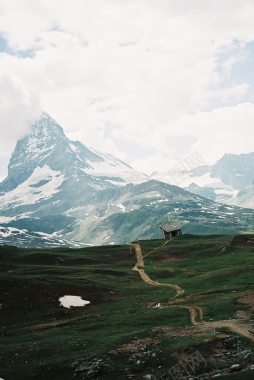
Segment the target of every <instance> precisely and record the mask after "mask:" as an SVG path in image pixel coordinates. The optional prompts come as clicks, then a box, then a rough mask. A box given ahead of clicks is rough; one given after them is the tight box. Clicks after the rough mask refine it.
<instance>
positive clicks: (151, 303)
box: [0, 235, 254, 380]
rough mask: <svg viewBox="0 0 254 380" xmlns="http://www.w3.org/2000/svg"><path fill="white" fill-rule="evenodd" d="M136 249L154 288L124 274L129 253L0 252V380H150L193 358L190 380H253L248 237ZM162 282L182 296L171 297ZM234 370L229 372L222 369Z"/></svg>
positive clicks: (252, 265)
mask: <svg viewBox="0 0 254 380" xmlns="http://www.w3.org/2000/svg"><path fill="white" fill-rule="evenodd" d="M139 244H140V246H141V249H142V254H143V257H144V265H145V267H144V270H145V272H146V274H147V275H148V276H149V278H150V279H152V280H153V281H154V282H155V283H156V284H157V285H152V284H147V283H145V282H144V281H143V280H142V279H141V278H140V276H139V275H138V273H137V271H134V270H132V268H133V267H134V265H135V263H136V260H135V254H134V251H133V249H132V250H131V252H130V246H128V245H126V246H108V247H106V246H104V247H94V248H86V249H64V248H59V249H52V250H43V249H41V250H39V249H37V250H33V249H17V248H12V247H0V264H1V266H0V268H1V299H0V303H1V310H0V322H1V323H0V326H1V327H0V330H1V332H0V333H1V355H0V377H2V378H3V379H5V380H21V379H26V380H28V379H52V380H60V379H61V380H69V379H72V378H74V379H97V378H99V379H142V378H147V379H149V378H150V379H152V378H153V379H156V380H157V379H159V378H160V377H161V375H163V374H165V373H166V372H167V371H168V370H169V369H170V368H172V366H173V365H176V364H179V363H183V362H184V363H187V364H188V361H189V358H190V356H191V355H192V354H193V353H196V352H197V351H198V352H199V353H200V354H201V355H202V358H203V359H204V360H203V362H202V363H199V365H198V366H197V368H195V371H194V372H195V373H194V372H191V371H190V375H195V376H196V377H194V378H197V379H201V378H207V379H208V378H212V376H214V375H216V374H219V373H220V374H221V375H223V377H221V378H225V379H252V378H253V376H254V370H252V369H251V368H252V367H251V365H252V364H254V335H253V333H252V331H253V332H254V320H253V316H254V279H253V269H254V236H250V235H248V236H247V235H239V236H194V235H185V236H182V237H180V238H176V239H174V240H172V241H170V242H168V243H167V244H166V245H165V241H162V240H150V241H142V242H139ZM163 244H164V245H163ZM161 284H163V286H161ZM165 284H176V285H178V286H179V287H181V288H182V289H183V290H184V294H182V295H179V296H178V297H175V290H174V289H173V288H170V287H169V286H165ZM64 295H77V296H81V297H82V298H83V299H84V300H89V301H90V302H91V304H90V305H88V306H85V307H80V308H78V307H76V308H70V309H67V308H64V307H62V306H60V303H59V301H58V299H59V297H62V296H64ZM198 310H199V311H200V310H201V311H202V313H203V314H204V316H203V320H202V317H201V314H200V315H199V314H198ZM191 311H193V313H194V314H195V312H197V315H196V316H195V322H196V324H195V325H193V323H191V320H190V313H191ZM201 311H200V313H201ZM230 323H231V324H232V326H233V328H231V327H230V326H231V325H230ZM229 325H230V326H229ZM236 328H237V329H239V331H236V330H235V331H234V329H236ZM252 336H253V337H252ZM252 338H253V339H252ZM235 364H238V365H239V366H240V367H239V368H238V370H237V371H233V368H232V369H231V371H230V367H231V366H232V365H235ZM240 371H241V372H240ZM205 373H206V375H204V374H205ZM202 374H203V375H202ZM148 375H150V377H148ZM144 376H145V377H144ZM151 376H152V377H151ZM202 376H203V377H202ZM204 376H208V377H204ZM209 376H210V377H209ZM166 378H168V379H170V378H171V377H169V375H167V377H166ZM186 378H188V376H187V377H186Z"/></svg>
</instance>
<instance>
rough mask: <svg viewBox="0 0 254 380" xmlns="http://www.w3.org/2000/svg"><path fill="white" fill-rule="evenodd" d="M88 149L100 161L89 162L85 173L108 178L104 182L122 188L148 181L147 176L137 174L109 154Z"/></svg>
mask: <svg viewBox="0 0 254 380" xmlns="http://www.w3.org/2000/svg"><path fill="white" fill-rule="evenodd" d="M89 149H90V150H91V151H92V152H93V153H94V154H97V155H98V156H99V157H100V158H101V160H100V161H89V166H90V167H88V168H85V169H84V172H85V173H87V174H89V175H92V176H95V177H103V178H105V177H108V179H106V180H107V181H108V182H110V183H112V184H114V185H117V186H124V185H126V184H128V183H133V184H137V183H142V182H145V181H147V180H148V179H149V177H148V176H147V175H145V174H143V173H140V172H137V171H136V170H134V169H133V168H132V167H131V166H129V165H127V164H126V163H124V162H123V161H121V160H119V159H117V158H115V157H113V156H111V155H110V154H106V153H99V152H97V151H95V150H93V149H91V148H89Z"/></svg>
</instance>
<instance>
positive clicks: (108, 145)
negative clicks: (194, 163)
mask: <svg viewBox="0 0 254 380" xmlns="http://www.w3.org/2000/svg"><path fill="white" fill-rule="evenodd" d="M253 20H254V1H253V0H213V1H211V0H71V1H69V0H53V1H52V0H0V129H1V139H0V159H1V161H0V162H1V166H0V177H1V176H3V175H4V174H5V173H6V168H7V163H8V159H9V156H10V153H11V151H12V150H13V148H14V145H15V141H16V140H17V138H19V137H21V136H22V135H24V134H25V133H27V130H28V124H29V121H31V120H33V119H34V118H36V117H38V115H39V114H40V112H41V111H46V112H48V113H49V114H51V116H53V117H54V118H55V119H56V120H57V121H58V122H59V123H60V124H61V125H62V126H63V128H64V130H65V132H66V134H67V135H68V137H70V138H72V139H78V140H81V141H82V142H83V143H84V144H86V145H88V146H92V147H94V148H97V149H98V150H103V151H107V152H109V153H111V154H114V155H116V156H118V157H119V158H121V159H123V160H125V161H127V162H128V163H131V164H132V165H133V166H134V167H135V168H137V169H139V170H142V171H144V172H148V173H149V172H152V171H155V170H159V171H163V170H167V169H169V168H170V167H171V166H172V165H174V163H176V162H179V161H181V160H183V159H184V158H185V157H186V156H188V155H190V154H191V153H193V152H199V153H200V155H201V156H203V157H204V159H205V160H206V161H207V162H213V161H215V160H216V159H218V158H219V157H220V156H221V155H222V154H223V153H225V152H229V153H243V152H251V151H254V144H253V127H254V22H253Z"/></svg>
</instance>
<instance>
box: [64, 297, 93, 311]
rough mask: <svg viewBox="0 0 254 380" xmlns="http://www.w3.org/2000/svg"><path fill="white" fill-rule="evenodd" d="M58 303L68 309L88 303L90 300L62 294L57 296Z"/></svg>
mask: <svg viewBox="0 0 254 380" xmlns="http://www.w3.org/2000/svg"><path fill="white" fill-rule="evenodd" d="M59 302H60V305H61V306H63V307H65V308H67V309H70V308H71V307H83V306H86V305H89V304H90V303H91V302H90V301H85V300H83V299H82V298H81V297H80V296H63V297H60V298H59Z"/></svg>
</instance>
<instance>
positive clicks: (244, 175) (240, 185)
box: [153, 153, 254, 208]
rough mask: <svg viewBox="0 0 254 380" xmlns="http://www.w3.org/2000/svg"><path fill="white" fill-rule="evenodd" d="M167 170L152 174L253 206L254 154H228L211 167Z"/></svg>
mask: <svg viewBox="0 0 254 380" xmlns="http://www.w3.org/2000/svg"><path fill="white" fill-rule="evenodd" d="M179 167H180V169H179V171H178V172H176V170H173V171H172V170H169V171H168V172H164V173H153V178H155V179H157V180H161V181H164V182H166V183H170V184H178V186H181V187H183V188H185V189H186V190H189V191H191V192H192V193H194V194H198V195H201V196H204V197H207V198H208V199H211V200H213V201H216V202H221V203H226V204H232V205H238V206H241V207H249V208H254V153H249V154H239V155H237V154H225V155H224V156H223V157H222V158H221V159H220V160H218V161H217V162H216V163H215V164H214V165H211V166H208V165H207V166H199V167H196V168H194V169H190V170H188V169H187V168H185V167H184V165H182V167H181V166H180V165H179Z"/></svg>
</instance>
